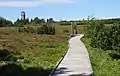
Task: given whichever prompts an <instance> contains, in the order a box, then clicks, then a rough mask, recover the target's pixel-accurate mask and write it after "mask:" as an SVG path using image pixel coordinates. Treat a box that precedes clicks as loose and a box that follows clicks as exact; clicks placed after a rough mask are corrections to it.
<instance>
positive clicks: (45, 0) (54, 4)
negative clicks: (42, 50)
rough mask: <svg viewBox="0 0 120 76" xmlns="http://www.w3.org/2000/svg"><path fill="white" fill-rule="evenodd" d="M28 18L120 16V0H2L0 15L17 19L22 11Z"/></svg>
mask: <svg viewBox="0 0 120 76" xmlns="http://www.w3.org/2000/svg"><path fill="white" fill-rule="evenodd" d="M22 10H23V11H25V12H26V17H27V18H35V17H39V18H45V19H46V18H50V17H52V18H54V19H55V20H80V19H83V18H87V17H88V16H89V15H92V14H94V17H96V18H117V17H120V0H0V16H1V17H4V18H6V19H9V20H12V21H15V20H16V19H17V18H20V13H21V11H22Z"/></svg>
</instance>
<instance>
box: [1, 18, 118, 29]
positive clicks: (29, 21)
mask: <svg viewBox="0 0 120 76" xmlns="http://www.w3.org/2000/svg"><path fill="white" fill-rule="evenodd" d="M95 21H97V19H96V20H95ZM99 21H102V23H103V24H115V23H120V18H113V19H101V20H99ZM71 22H75V23H76V24H77V25H86V24H87V23H86V22H87V20H84V19H83V20H77V21H66V20H64V21H55V20H54V19H53V18H49V19H47V20H45V19H40V18H38V17H35V18H34V19H25V20H21V19H17V20H16V21H15V22H12V21H10V20H7V19H5V18H3V17H0V27H21V26H24V25H34V26H40V25H44V24H45V23H58V24H59V25H71Z"/></svg>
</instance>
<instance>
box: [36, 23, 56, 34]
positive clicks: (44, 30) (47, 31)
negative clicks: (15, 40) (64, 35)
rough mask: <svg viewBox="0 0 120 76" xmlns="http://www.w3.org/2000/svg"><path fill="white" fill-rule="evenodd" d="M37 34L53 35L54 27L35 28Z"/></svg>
mask: <svg viewBox="0 0 120 76" xmlns="http://www.w3.org/2000/svg"><path fill="white" fill-rule="evenodd" d="M37 33H38V34H48V35H52V34H55V26H51V25H43V26H41V27H38V28H37Z"/></svg>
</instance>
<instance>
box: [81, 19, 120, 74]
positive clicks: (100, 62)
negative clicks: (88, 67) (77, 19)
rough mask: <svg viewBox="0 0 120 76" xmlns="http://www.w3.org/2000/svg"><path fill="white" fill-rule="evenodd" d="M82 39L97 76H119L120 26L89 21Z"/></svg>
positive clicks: (93, 20)
mask: <svg viewBox="0 0 120 76" xmlns="http://www.w3.org/2000/svg"><path fill="white" fill-rule="evenodd" d="M84 28H85V37H84V38H83V39H82V40H83V42H84V43H85V45H86V47H87V49H88V51H89V54H90V59H91V63H92V66H93V70H94V73H95V76H119V75H120V72H119V71H118V70H119V69H120V66H119V64H120V47H119V45H120V43H119V42H120V40H119V39H120V24H119V22H116V23H115V24H112V25H109V26H108V25H106V24H104V22H103V21H101V20H95V19H94V18H92V19H91V20H88V22H87V25H86V26H84Z"/></svg>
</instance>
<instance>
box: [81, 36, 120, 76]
mask: <svg viewBox="0 0 120 76" xmlns="http://www.w3.org/2000/svg"><path fill="white" fill-rule="evenodd" d="M82 40H83V42H84V43H85V45H86V47H87V49H88V52H89V55H90V60H91V64H92V67H93V71H94V74H95V76H119V75H120V71H119V69H120V53H119V52H118V51H113V50H103V49H99V48H94V47H92V46H91V45H90V44H91V40H90V39H89V38H86V37H84V38H83V39H82Z"/></svg>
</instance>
